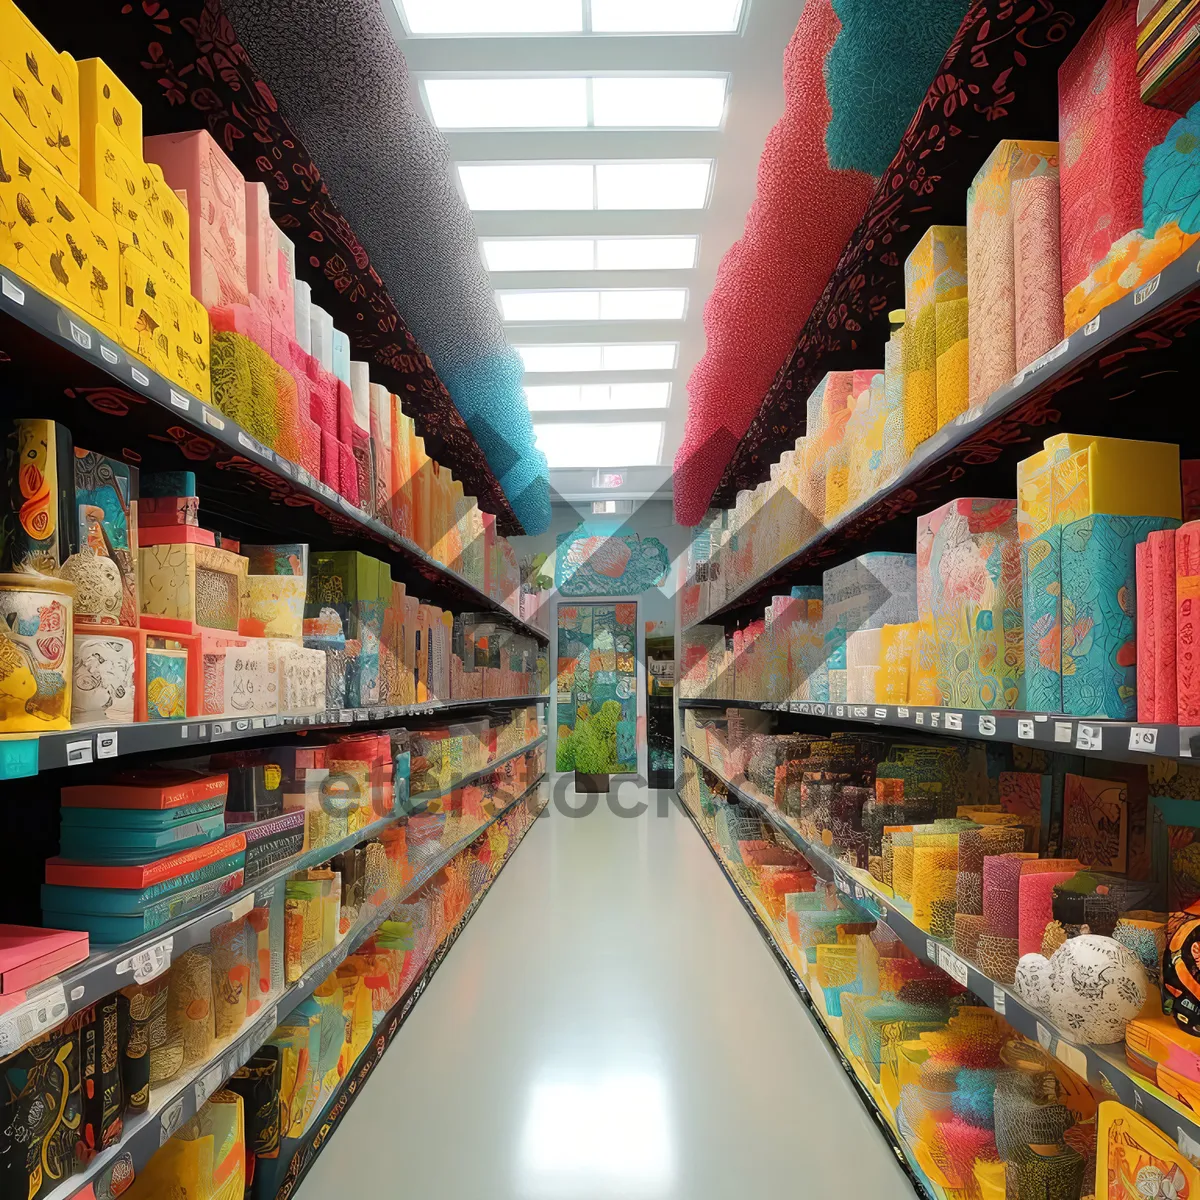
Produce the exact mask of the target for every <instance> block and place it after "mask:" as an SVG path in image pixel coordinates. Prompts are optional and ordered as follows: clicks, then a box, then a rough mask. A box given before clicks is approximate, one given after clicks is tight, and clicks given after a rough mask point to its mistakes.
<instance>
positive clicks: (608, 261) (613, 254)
mask: <svg viewBox="0 0 1200 1200" xmlns="http://www.w3.org/2000/svg"><path fill="white" fill-rule="evenodd" d="M699 240H700V239H699V238H696V237H663V238H656V237H631V238H618V237H608V238H484V239H483V257H484V261H485V262H486V263H487V268H488V270H489V271H592V270H596V271H675V270H687V269H689V268H691V267H694V266H695V265H696V247H697V245H698V243H699Z"/></svg>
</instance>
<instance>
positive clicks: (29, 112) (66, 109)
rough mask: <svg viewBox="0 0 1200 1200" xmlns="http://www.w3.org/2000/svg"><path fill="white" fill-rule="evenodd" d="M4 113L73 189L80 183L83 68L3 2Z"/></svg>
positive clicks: (0, 85)
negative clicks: (80, 92)
mask: <svg viewBox="0 0 1200 1200" xmlns="http://www.w3.org/2000/svg"><path fill="white" fill-rule="evenodd" d="M0 66H2V67H4V68H5V69H4V70H3V71H0V117H3V118H4V120H5V121H6V122H7V123H8V124H9V125H10V126H11V127H12V130H13V132H14V133H16V134H17V136H18V137H20V138H22V139H23V140H24V141H25V142H26V144H27V145H28V146H29V147H30V148H31V149H33V150H36V151H37V153H38V154H40V155H42V157H43V158H45V160H46V161H47V162H48V163H49V164H50V167H51V169H52V170H53V171H55V172H56V173H57V174H58V175H60V176H61V177H62V178H63V179H65V180H66V181H67V183H68V184H70V186H71V187H72V188H78V187H79V68H78V66H77V65H76V63H75V60H74V59H73V58H72V57H71V56H70V55H69V54H60V53H59V52H58V51H57V50H55V49H54V47H53V46H52V45H51V44H50V43H49V42H48V41H47V40H46V39H45V38H44V37H42V35H41V34H40V33H39V32H38V31H37V29H35V28H34V26H33V24H32V23H31V22H30V20H29V19H28V17H26V16H25V14H24V13H23V12H21V10H20V9H19V8H17V6H16V5H15V4H13V3H12V0H0Z"/></svg>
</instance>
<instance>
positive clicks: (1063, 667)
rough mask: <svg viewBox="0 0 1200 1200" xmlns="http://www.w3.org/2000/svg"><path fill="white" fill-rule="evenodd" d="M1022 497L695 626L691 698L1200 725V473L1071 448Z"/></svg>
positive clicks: (970, 504) (687, 655)
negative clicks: (742, 613)
mask: <svg viewBox="0 0 1200 1200" xmlns="http://www.w3.org/2000/svg"><path fill="white" fill-rule="evenodd" d="M1014 490H1015V491H1016V492H1017V498H1016V499H1013V500H1006V499H993V498H981V497H970V498H964V499H959V500H953V501H950V502H949V503H948V504H945V505H943V506H942V507H940V508H938V509H935V510H934V511H933V512H930V513H927V514H925V515H923V516H921V517H918V518H917V521H916V530H915V539H914V551H915V552H914V553H889V552H882V551H880V552H873V553H869V554H865V555H860V556H859V557H857V558H854V559H851V560H850V561H848V562H844V563H842V564H840V565H838V566H835V567H831V568H829V569H827V570H826V571H825V572H824V573H823V578H822V583H821V584H820V585H807V586H798V587H793V588H792V589H791V590H790V594H787V595H779V596H775V597H774V598H773V599H772V600H771V603H770V606H769V607H768V608H767V609H766V610H765V612H764V614H763V617H762V618H761V619H756V620H752V621H749V622H748V623H746V624H745V625H744V627H742V628H738V629H735V630H733V631H732V632H727V631H726V629H725V627H724V625H720V624H711V625H707V624H693V625H692V626H690V628H688V629H687V630H686V631H685V633H684V635H683V637H684V646H683V680H682V684H681V694H682V695H683V696H685V697H693V698H695V697H702V698H718V699H720V698H727V699H738V700H763V701H768V702H791V701H814V702H818V703H833V704H839V703H842V704H844V703H850V704H856V703H857V704H871V703H880V704H901V705H902V704H914V705H923V706H932V707H938V706H942V707H948V708H958V709H967V710H972V709H975V710H998V711H1013V710H1021V711H1033V712H1044V713H1063V714H1066V715H1069V716H1075V717H1096V718H1103V719H1108V720H1116V721H1133V720H1138V719H1141V720H1144V721H1158V722H1162V723H1167V724H1183V725H1195V724H1200V680H1198V678H1197V674H1196V663H1195V651H1194V647H1193V642H1194V641H1195V630H1194V625H1195V620H1196V617H1195V612H1194V609H1195V597H1194V595H1193V592H1194V591H1195V584H1196V580H1197V579H1198V578H1200V575H1195V574H1193V573H1192V572H1193V571H1197V570H1200V567H1198V566H1197V564H1196V563H1195V562H1193V559H1195V558H1196V551H1195V546H1194V543H1195V542H1196V534H1197V530H1200V522H1197V521H1196V520H1195V519H1194V518H1195V517H1196V516H1197V515H1198V514H1200V505H1198V501H1197V498H1198V496H1200V473H1198V471H1197V464H1196V462H1195V461H1194V460H1187V461H1185V462H1183V463H1182V464H1181V463H1180V460H1179V450H1178V447H1176V446H1172V445H1168V444H1166V443H1161V442H1139V441H1127V440H1123V439H1117V438H1096V437H1083V436H1079V435H1075V434H1056V435H1054V436H1052V437H1050V438H1048V439H1046V443H1045V448H1044V449H1043V450H1041V451H1039V452H1038V453H1037V454H1034V455H1032V456H1031V457H1029V458H1027V459H1025V460H1023V461H1022V462H1021V463H1020V464H1019V465H1018V468H1017V476H1016V480H1015V488H1014ZM752 545H754V542H753V541H751V543H750V544H749V545H748V546H747V548H746V549H747V553H749V552H750V547H751V546H752Z"/></svg>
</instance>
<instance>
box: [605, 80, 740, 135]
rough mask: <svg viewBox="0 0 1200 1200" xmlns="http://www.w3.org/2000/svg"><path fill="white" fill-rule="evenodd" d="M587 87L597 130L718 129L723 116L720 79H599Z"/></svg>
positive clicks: (723, 89) (722, 89) (723, 106)
mask: <svg viewBox="0 0 1200 1200" xmlns="http://www.w3.org/2000/svg"><path fill="white" fill-rule="evenodd" d="M591 83H592V124H593V125H594V126H596V128H598V129H606V128H613V129H644V128H654V129H718V128H720V125H721V118H722V117H723V116H724V114H725V83H726V80H725V77H724V76H723V75H696V76H679V75H676V76H657V77H656V76H636V75H635V76H627V77H624V78H618V77H616V76H604V75H602V76H598V77H596V78H595V79H593V80H592V81H591Z"/></svg>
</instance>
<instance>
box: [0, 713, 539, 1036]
mask: <svg viewBox="0 0 1200 1200" xmlns="http://www.w3.org/2000/svg"><path fill="white" fill-rule="evenodd" d="M545 741H546V735H545V734H543V735H542V736H541V737H538V738H535V739H534V740H533V741H532V742H530V743H528V744H527V745H525V746H522V747H521V748H520V749H519V750H514V751H513V752H512V753H511V754H506V755H504V756H503V757H502V758H498V759H496V761H495V762H493V763H490V764H489V765H488V766H487V767H485V768H483V769H482V770H479V771H476V772H473V773H472V774H471V775H468V776H466V777H465V778H464V779H460V780H458V781H456V782H455V783H452V784H451V785H449V786H448V787H446V788H444V789H442V790H441V791H436V792H425V793H422V794H421V795H420V796H411V797H410V798H409V805H410V813H411V812H413V811H415V810H414V809H412V808H411V806H412V805H414V804H417V803H420V804H422V805H428V803H429V802H430V801H432V800H437V799H440V798H441V797H443V796H448V795H449V794H450V793H451V792H453V791H454V790H455V789H457V788H459V787H462V786H463V784H464V783H466V782H468V781H469V780H471V779H479V778H483V777H485V776H487V775H490V774H491V773H492V772H494V771H496V770H498V769H499V768H500V767H502V766H503V765H504V764H505V763H506V762H509V761H510V760H511V759H514V758H519V757H520V756H521V755H523V754H527V753H529V751H531V750H535V749H536V748H537V747H538V746H540V745H542V744H544V742H545ZM405 815H408V814H405ZM403 819H404V818H403V816H392V817H385V818H384V819H383V820H381V821H375V822H374V823H372V824H371V825H368V826H367V827H366V828H364V829H360V830H357V831H356V832H354V833H351V834H348V835H347V836H346V837H344V838H341V839H340V840H339V841H337V842H334V843H332V844H331V845H328V846H317V847H314V848H313V849H312V850H308V851H306V852H305V853H303V854H299V855H296V856H295V857H293V858H290V859H288V860H287V861H286V862H283V863H280V864H279V865H278V866H276V867H274V868H272V869H271V871H270V872H269V873H268V874H266V875H264V876H260V877H259V878H258V879H255V880H253V881H252V882H251V883H250V884H249V885H248V886H246V887H243V888H241V889H240V890H239V891H237V892H234V893H232V894H231V895H229V896H225V897H222V899H221V900H220V902H219V903H217V904H211V905H209V906H208V907H206V908H203V909H200V910H198V911H196V912H193V913H189V914H188V915H187V916H185V917H183V918H181V919H180V920H179V921H176V922H174V923H168V924H165V925H161V926H159V927H158V928H157V929H153V930H151V931H150V932H149V933H146V934H145V935H143V936H142V937H140V938H136V939H134V940H133V941H130V942H126V943H124V944H123V945H120V946H102V947H100V948H99V949H97V950H96V951H95V952H94V953H93V954H91V955H89V957H88V958H86V959H85V960H84V961H83V962H81V963H79V964H78V965H77V966H75V967H72V968H70V969H69V970H67V971H64V972H62V973H61V974H59V975H57V976H55V977H54V978H53V979H51V980H48V981H47V982H46V983H45V984H42V985H39V986H38V987H36V988H32V989H30V993H29V995H28V996H27V997H26V999H25V1000H24V1001H23V1002H22V1003H21V1004H19V1005H18V1006H17V1007H15V1008H13V1009H10V1010H9V1011H8V1012H6V1013H4V1014H3V1015H0V1057H6V1056H7V1055H9V1054H15V1053H16V1052H17V1051H18V1050H20V1049H21V1048H22V1047H23V1046H25V1045H27V1044H28V1043H29V1042H30V1041H32V1040H33V1039H34V1038H35V1037H37V1036H38V1035H40V1034H42V1033H45V1032H47V1031H48V1030H50V1029H53V1028H54V1027H55V1026H57V1025H60V1024H61V1023H62V1022H63V1021H65V1020H66V1019H67V1018H68V1017H69V1016H71V1015H72V1014H74V1013H77V1012H80V1011H82V1010H83V1009H85V1008H87V1007H88V1005H90V1004H95V1003H96V1001H98V1000H101V999H103V998H104V997H105V996H109V995H111V994H112V993H113V992H116V991H119V990H120V989H121V988H123V987H126V986H128V985H129V984H130V983H135V982H136V983H145V982H148V981H149V980H151V979H154V978H155V977H156V976H158V975H161V974H162V973H163V972H164V971H165V970H167V968H168V967H169V966H170V965H171V961H172V958H174V957H177V956H178V955H180V954H182V953H183V952H184V951H185V950H190V949H192V947H194V946H200V945H203V944H204V943H205V942H207V941H208V940H209V937H210V936H211V934H212V931H213V930H214V929H215V928H217V927H218V926H220V925H224V924H225V923H226V922H228V921H236V920H237V919H238V917H240V916H244V915H245V914H246V913H247V912H249V911H250V910H251V909H252V908H257V907H259V906H261V905H264V904H266V903H267V902H268V901H269V900H270V899H271V898H272V897H273V896H274V895H275V892H276V889H277V888H278V887H280V886H281V885H282V884H283V883H284V882H285V881H286V880H287V878H288V876H289V875H292V874H294V873H295V872H297V871H303V870H305V869H307V868H309V867H314V866H316V865H317V864H319V863H323V862H328V861H329V859H331V858H333V857H334V856H336V855H338V854H341V853H342V851H344V850H349V849H352V848H353V847H354V846H358V845H361V844H362V843H364V842H369V841H370V840H371V839H372V838H374V837H376V836H378V835H379V834H380V833H382V832H383V830H385V829H387V828H388V827H389V826H391V825H394V824H396V822H397V821H400V820H403ZM230 832H237V831H236V829H231V830H230ZM326 973H328V972H326Z"/></svg>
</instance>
